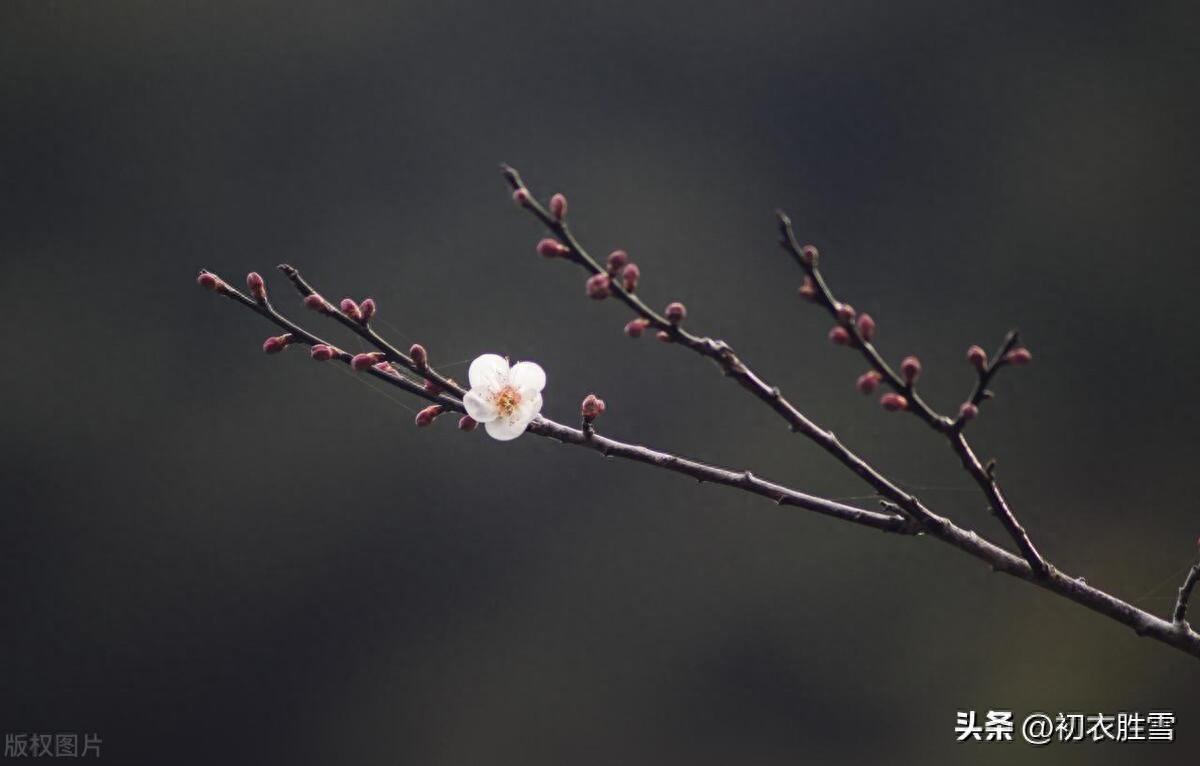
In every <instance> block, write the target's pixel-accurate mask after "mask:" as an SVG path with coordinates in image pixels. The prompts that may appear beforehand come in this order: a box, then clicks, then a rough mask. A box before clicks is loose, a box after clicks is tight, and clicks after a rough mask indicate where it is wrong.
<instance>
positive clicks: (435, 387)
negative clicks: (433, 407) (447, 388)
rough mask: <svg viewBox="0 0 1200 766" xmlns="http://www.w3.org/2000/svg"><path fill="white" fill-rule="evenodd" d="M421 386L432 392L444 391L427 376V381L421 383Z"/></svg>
mask: <svg viewBox="0 0 1200 766" xmlns="http://www.w3.org/2000/svg"><path fill="white" fill-rule="evenodd" d="M421 388H424V389H425V391H426V392H427V393H430V394H440V393H442V387H441V386H439V385H438V384H437V383H434V382H433V381H432V380H429V379H428V378H426V379H425V382H424V383H422V384H421Z"/></svg>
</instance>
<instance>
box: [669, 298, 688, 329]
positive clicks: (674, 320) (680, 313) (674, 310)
mask: <svg viewBox="0 0 1200 766" xmlns="http://www.w3.org/2000/svg"><path fill="white" fill-rule="evenodd" d="M665 315H666V317H667V321H668V322H670V323H671V324H679V323H680V322H682V321H683V320H684V319H685V318H686V317H687V307H686V306H684V305H683V304H682V303H680V302H679V301H675V302H674V303H668V304H667V310H666V312H665Z"/></svg>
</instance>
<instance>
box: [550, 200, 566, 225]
mask: <svg viewBox="0 0 1200 766" xmlns="http://www.w3.org/2000/svg"><path fill="white" fill-rule="evenodd" d="M550 215H552V216H554V217H555V219H557V220H559V221H561V220H562V219H564V218H566V217H567V198H566V197H565V196H563V195H562V194H555V195H554V196H553V197H551V198H550Z"/></svg>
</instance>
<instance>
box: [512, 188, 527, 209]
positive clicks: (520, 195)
mask: <svg viewBox="0 0 1200 766" xmlns="http://www.w3.org/2000/svg"><path fill="white" fill-rule="evenodd" d="M513 202H515V203H517V204H518V205H520V206H521V207H529V190H528V189H526V188H525V187H524V186H522V187H521V188H520V189H517V190H516V191H514V192H513Z"/></svg>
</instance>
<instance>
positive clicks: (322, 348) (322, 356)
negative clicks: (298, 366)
mask: <svg viewBox="0 0 1200 766" xmlns="http://www.w3.org/2000/svg"><path fill="white" fill-rule="evenodd" d="M309 353H310V354H311V355H312V358H313V359H315V360H317V361H318V362H328V361H329V360H330V359H332V358H333V357H335V356H337V352H335V351H334V350H333V348H332V347H331V346H326V345H325V344H324V343H318V344H317V345H315V346H313V347H312V351H311V352H309Z"/></svg>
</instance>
